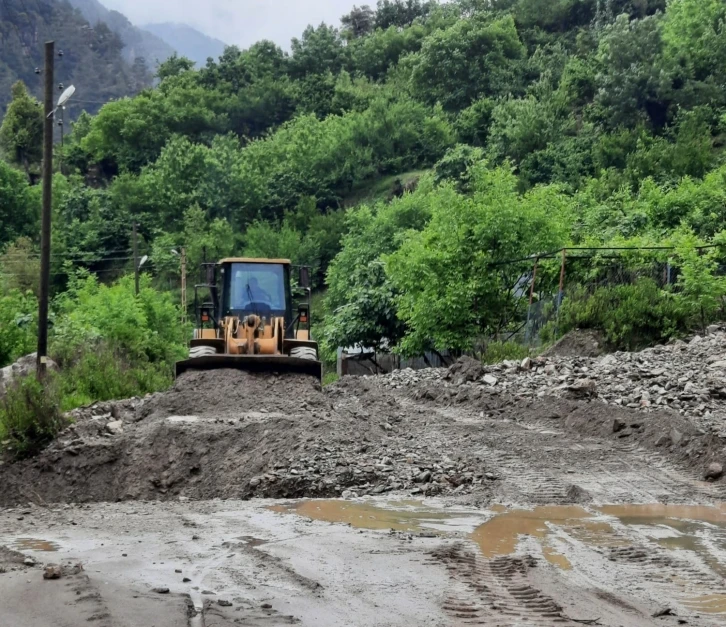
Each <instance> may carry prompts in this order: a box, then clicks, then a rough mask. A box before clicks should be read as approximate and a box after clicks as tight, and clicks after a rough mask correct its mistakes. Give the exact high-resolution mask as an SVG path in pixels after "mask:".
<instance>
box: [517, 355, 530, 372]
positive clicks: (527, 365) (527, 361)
mask: <svg viewBox="0 0 726 627" xmlns="http://www.w3.org/2000/svg"><path fill="white" fill-rule="evenodd" d="M519 367H520V368H521V369H522V370H530V369H531V368H532V359H531V358H529V357H525V358H524V359H523V360H522V363H521V364H519Z"/></svg>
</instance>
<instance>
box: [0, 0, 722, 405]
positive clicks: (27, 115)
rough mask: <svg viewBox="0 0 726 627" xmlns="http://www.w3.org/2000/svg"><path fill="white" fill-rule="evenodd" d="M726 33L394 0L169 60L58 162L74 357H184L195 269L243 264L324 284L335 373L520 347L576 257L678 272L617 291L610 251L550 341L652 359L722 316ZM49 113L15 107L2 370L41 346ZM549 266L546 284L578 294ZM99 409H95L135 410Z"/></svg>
mask: <svg viewBox="0 0 726 627" xmlns="http://www.w3.org/2000/svg"><path fill="white" fill-rule="evenodd" d="M42 4H43V3H41V2H38V5H39V6H41V5H42ZM69 19H70V20H71V21H70V22H63V23H62V24H58V25H57V27H58V28H65V29H67V28H70V27H71V26H69V24H73V21H72V20H73V18H69ZM725 19H726V3H725V2H723V0H668V1H666V0H551V1H547V2H544V1H542V0H455V1H451V2H447V3H437V2H435V1H427V2H424V1H422V0H381V1H380V2H379V3H378V5H377V7H376V8H371V7H368V6H361V7H355V8H354V9H353V10H352V11H351V12H350V13H349V14H347V15H345V16H343V17H342V20H341V25H340V27H339V28H336V27H334V26H330V25H326V24H320V25H318V26H310V27H308V28H307V29H306V30H305V31H304V32H303V33H302V34H301V36H300V37H299V38H297V39H294V40H293V41H292V43H291V49H290V52H289V53H288V52H285V51H283V50H282V49H281V48H280V47H279V46H277V45H275V44H274V43H272V42H269V41H261V42H259V43H257V44H255V45H253V46H251V47H250V48H249V49H246V50H240V49H238V48H235V47H228V48H227V49H226V50H225V52H224V54H222V56H220V57H219V58H218V59H217V60H216V61H210V62H208V63H207V64H206V66H205V67H202V68H199V69H195V68H194V66H193V64H192V63H191V62H190V61H189V60H188V59H185V58H183V57H176V56H174V57H171V58H170V59H168V60H167V61H166V62H164V63H163V64H162V65H161V66H160V67H159V69H158V80H159V84H158V86H157V87H155V88H149V89H145V90H143V91H142V92H141V93H140V94H139V95H137V96H135V97H133V98H123V99H120V100H117V101H115V102H110V103H108V104H106V105H105V106H104V107H103V108H102V109H101V110H100V111H99V112H98V113H97V114H95V115H82V116H81V117H80V118H79V119H78V120H77V122H76V123H75V125H74V128H73V131H72V133H71V134H70V135H69V136H67V137H66V143H65V146H64V147H63V149H62V150H61V149H60V147H59V148H58V155H57V158H58V160H59V161H62V164H63V174H60V173H59V174H57V175H56V177H55V179H54V227H53V228H54V230H53V279H54V289H55V292H56V300H55V305H54V312H55V316H56V318H55V320H56V325H55V327H54V331H53V338H54V340H53V341H54V342H55V346H56V347H57V348H56V351H57V353H58V354H59V355H61V357H62V358H63V359H65V360H66V361H67V362H68V363H81V362H82V359H81V358H80V357H78V355H79V354H82V352H83V351H82V350H81V349H80V348H79V347H82V346H88V345H94V342H96V343H98V342H102V343H104V345H105V346H106V347H107V350H110V351H116V352H119V351H120V353H122V354H124V355H130V357H129V359H131V361H132V362H133V363H137V362H138V360H139V359H141V360H142V361H143V362H144V363H146V362H148V363H150V364H154V363H166V361H165V360H167V361H168V360H170V359H171V356H170V355H171V353H174V351H170V349H168V346H169V345H170V344H169V343H168V342H170V341H171V340H170V339H169V338H170V336H169V333H170V332H169V331H168V327H167V326H165V325H167V323H169V317H170V316H171V315H172V314H170V313H169V312H170V309H169V307H170V306H171V305H170V303H171V302H173V301H172V299H173V298H176V295H175V294H173V293H163V292H164V291H165V290H166V291H168V289H169V286H170V285H176V284H177V283H178V272H179V270H178V264H179V261H178V257H177V256H176V255H175V252H174V251H176V250H177V249H178V247H179V246H185V247H186V249H187V252H188V255H189V260H190V264H192V265H195V264H198V263H199V262H200V261H201V260H202V258H203V256H205V255H206V257H207V258H208V259H215V258H219V257H222V256H224V255H227V254H230V253H237V254H242V253H244V254H248V255H255V256H258V255H259V256H271V257H289V258H291V259H292V260H293V261H294V262H295V263H303V264H308V265H310V266H312V267H313V268H314V277H315V287H316V291H317V292H318V293H319V295H320V296H319V298H318V300H321V301H322V302H321V304H320V306H319V307H318V308H317V331H318V338H319V339H321V341H322V344H323V347H324V349H325V354H326V355H327V356H331V355H332V354H334V350H335V348H336V347H337V346H350V345H353V344H362V345H365V346H381V345H383V346H387V347H388V348H390V349H393V350H396V351H399V352H401V353H402V354H407V355H418V354H421V353H423V352H424V351H427V350H438V351H442V350H445V349H450V350H454V351H459V350H468V349H471V348H472V347H473V346H474V345H475V344H476V343H477V342H479V341H480V340H481V339H482V338H489V337H492V336H501V334H502V333H503V332H506V331H513V330H516V328H518V327H520V326H521V324H522V322H523V318H524V317H526V307H523V306H522V302H523V301H526V298H527V291H528V290H527V289H526V286H527V285H528V284H529V282H530V275H531V273H532V261H531V258H533V257H534V256H537V255H540V254H543V253H545V252H550V251H558V250H560V249H562V248H572V247H592V248H609V249H628V250H626V251H625V252H623V254H621V255H619V256H618V258H617V264H618V267H619V268H620V271H621V273H622V272H625V271H626V270H627V269H628V267H633V268H635V267H640V266H642V265H643V264H659V263H663V264H668V268H669V271H668V272H669V273H670V272H671V269H672V271H673V277H674V278H673V281H672V282H671V281H669V284H668V285H666V286H664V285H662V284H660V283H658V282H657V281H655V280H653V279H650V278H648V277H646V276H641V277H640V278H637V277H636V278H634V279H633V280H632V281H629V282H623V284H617V285H616V284H612V283H608V281H607V280H605V279H606V278H607V272H608V271H609V269H611V268H612V267H613V263H615V262H614V261H613V254H605V252H603V251H601V252H598V253H596V254H595V255H593V256H592V257H591V258H590V259H589V260H588V263H586V264H585V263H580V264H579V265H578V266H577V267H573V269H571V270H568V281H569V282H570V283H569V285H573V284H574V283H577V284H578V285H581V286H582V289H581V290H579V291H578V290H577V289H575V287H576V286H574V285H573V289H572V291H571V297H569V298H566V299H565V302H564V304H563V307H562V311H561V318H560V321H559V323H558V327H557V329H548V330H547V329H546V330H545V331H546V332H547V333H549V334H550V336H552V335H554V334H555V332H558V333H562V332H564V331H566V330H567V329H568V328H571V327H572V326H576V325H579V326H598V327H601V328H603V329H604V330H605V332H606V335H607V338H608V340H609V341H611V342H612V343H613V344H615V345H623V346H636V345H642V344H643V343H646V342H654V341H661V340H664V339H667V338H669V337H672V336H675V335H679V334H682V333H685V332H688V331H689V330H692V329H695V328H699V327H701V326H703V325H705V324H706V323H707V322H708V321H710V320H713V319H715V318H718V317H722V316H723V303H724V300H723V297H724V295H725V294H726V285H725V284H724V279H723V278H722V276H721V274H720V268H721V266H722V265H723V264H724V262H726V254H725V252H724V250H723V248H722V247H721V245H722V244H723V243H724V241H726V238H725V237H724V233H725V232H726V231H725V229H726V185H725V183H726V165H724V159H723V145H724V131H725V130H726V89H725V88H726V85H725V81H726V32H724V28H725ZM46 23H47V24H52V23H54V22H52V20H50V19H48V20H46ZM2 24H3V28H5V24H6V21H5V17H3V21H2ZM46 32H48V31H46ZM97 36H98V33H97ZM106 41H107V42H111V43H109V44H108V45H118V42H117V41H116V40H115V39H114V38H112V37H110V36H109V37H108V39H107V40H106ZM13 45H18V46H21V45H22V46H25V47H26V48H27V49H33V51H34V54H35V53H37V52H38V51H39V50H40V48H39V44H38V43H35V42H33V41H27V42H18V43H16V44H13ZM19 56H22V55H19ZM31 65H32V63H31ZM30 74H31V76H28V75H27V72H25V71H23V72H20V71H17V72H15V74H13V76H19V77H21V78H23V79H24V80H26V81H33V80H35V77H34V76H33V75H32V70H30ZM116 78H117V79H118V80H121V78H120V77H116ZM0 84H1V85H2V89H5V90H6V91H7V92H8V93H9V86H8V85H7V81H2V80H0ZM39 116H40V113H39V109H38V108H37V104H35V103H34V102H33V99H32V97H30V96H28V95H27V92H26V90H24V89H23V88H22V86H16V87H14V88H13V100H12V102H11V104H10V105H9V107H8V109H7V113H6V115H5V119H4V121H3V124H2V128H1V129H0V146H2V150H3V154H4V157H5V160H6V161H5V163H0V246H1V247H5V249H6V252H5V254H4V257H3V258H2V260H0V265H1V267H2V268H3V272H4V276H5V281H4V287H3V288H2V289H3V290H4V292H3V296H2V298H1V299H0V361H8V360H10V359H12V358H14V357H16V356H17V355H18V354H21V353H22V352H23V351H26V350H29V349H30V348H32V334H31V330H32V324H33V321H32V316H33V314H34V307H35V301H34V296H33V289H34V283H33V280H34V279H33V277H34V274H33V273H32V272H30V271H29V270H28V269H29V268H32V265H33V263H37V262H36V260H37V233H38V213H39V209H38V203H39V191H38V186H37V178H36V177H34V176H33V172H34V171H35V169H37V166H38V163H39V157H40V155H39V152H38V151H39V141H40V134H39V133H40V131H39V128H40V127H39V124H40V117H39ZM133 222H137V223H138V224H139V230H140V233H141V236H142V249H143V251H142V252H144V253H146V254H148V255H149V259H150V261H149V262H148V265H147V266H145V269H147V270H148V271H149V275H148V276H147V277H146V278H145V288H144V290H143V293H144V295H143V296H142V297H140V299H136V300H135V298H134V296H133V294H132V293H131V292H130V289H131V285H132V282H129V281H128V279H127V278H122V279H121V280H120V282H118V283H114V280H116V279H118V278H119V277H122V275H124V274H126V273H128V271H129V268H130V262H129V252H128V251H129V250H130V241H129V238H130V231H131V224H132V223H133ZM706 246H708V247H706ZM635 248H638V249H640V250H631V249H635ZM545 257H546V256H545V255H543V261H542V264H541V268H540V270H539V272H540V274H539V275H538V281H541V282H543V283H546V284H548V285H554V286H555V289H556V284H557V277H558V275H559V269H560V265H559V260H558V258H554V259H545ZM512 260H524V261H523V262H522V263H510V262H511V261H512ZM633 276H635V275H633ZM669 276H670V274H669ZM522 285H524V286H525V288H522ZM593 286H594V287H593ZM597 286H599V289H595V287H597ZM127 309H128V310H129V313H128V314H126V313H125V311H126V310H127ZM172 310H173V308H172ZM108 312H113V313H108ZM176 326H177V327H178V325H176ZM183 333H184V331H183V330H182V331H180V332H179V333H178V334H177V335H176V336H175V337H176V340H175V341H176V342H177V344H174V347H175V349H174V350H176V351H177V353H174V354H178V352H183V337H184V335H183ZM28 338H30V339H28ZM69 338H72V340H73V341H71V340H70V339H69ZM162 338H165V339H164V340H163V341H162ZM165 342H166V343H165ZM71 345H72V346H71ZM69 346H71V348H72V349H73V350H71V348H69ZM74 351H76V352H74ZM79 351H80V352H79ZM79 360H80V361H79ZM133 360H136V361H133ZM144 360H146V361H144ZM89 363H90V362H89ZM95 363H96V362H95V361H94V362H93V364H95ZM79 367H80V366H79ZM83 367H84V368H85V369H86V370H84V372H86V374H87V376H88V377H91V375H90V374H88V373H89V372H93V371H94V370H93V368H94V367H96V366H93V365H91V366H89V365H88V363H86V365H85V366H83ZM146 367H147V366H146V365H144V368H146ZM133 372H135V371H133ZM145 372H146V371H145ZM155 372H156V371H155ZM137 375H138V376H137ZM133 376H135V377H136V379H135V381H136V382H137V383H138V381H145V383H144V385H143V386H142V387H144V386H146V387H148V386H151V385H152V383H150V382H149V381H150V379H149V378H148V377H147V378H144V377H142V376H141V375H139V374H138V372H136V374H134V375H133ZM74 385H75V384H74ZM139 385H141V384H139ZM132 387H133V386H132ZM77 388H78V386H77V385H76V388H73V389H74V390H75V389H77ZM93 390H95V391H89V390H87V391H86V392H84V393H83V394H81V397H83V396H84V394H85V396H103V395H110V394H112V393H113V392H112V391H109V390H104V391H100V388H93ZM124 391H128V390H126V389H124ZM114 392H116V393H120V391H118V390H115V391H114Z"/></svg>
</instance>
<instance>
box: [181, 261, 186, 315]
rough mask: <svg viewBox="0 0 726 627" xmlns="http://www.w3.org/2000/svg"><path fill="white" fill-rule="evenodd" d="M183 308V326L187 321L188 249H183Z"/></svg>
mask: <svg viewBox="0 0 726 627" xmlns="http://www.w3.org/2000/svg"><path fill="white" fill-rule="evenodd" d="M181 306H182V315H181V321H182V324H185V323H186V321H187V249H186V248H182V249H181Z"/></svg>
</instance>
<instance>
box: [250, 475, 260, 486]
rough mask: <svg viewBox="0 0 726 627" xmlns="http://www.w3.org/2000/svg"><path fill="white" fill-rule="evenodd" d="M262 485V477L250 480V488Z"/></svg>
mask: <svg viewBox="0 0 726 627" xmlns="http://www.w3.org/2000/svg"><path fill="white" fill-rule="evenodd" d="M261 483H262V477H252V479H250V488H256V487H257V486H259V485H260V484H261Z"/></svg>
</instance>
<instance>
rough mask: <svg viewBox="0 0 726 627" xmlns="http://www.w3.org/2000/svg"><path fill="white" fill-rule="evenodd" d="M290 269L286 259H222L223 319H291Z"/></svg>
mask: <svg viewBox="0 0 726 627" xmlns="http://www.w3.org/2000/svg"><path fill="white" fill-rule="evenodd" d="M290 267H291V264H290V261H288V260H286V259H223V260H222V261H221V262H220V270H221V284H222V295H221V297H222V298H221V301H222V302H221V305H222V307H221V308H222V316H238V317H239V318H244V317H245V316H248V315H250V314H256V315H258V316H260V317H262V318H267V319H268V320H269V319H270V318H273V317H282V318H284V319H285V320H286V321H288V322H289V321H290V320H292V317H293V316H292V293H291V290H290Z"/></svg>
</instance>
